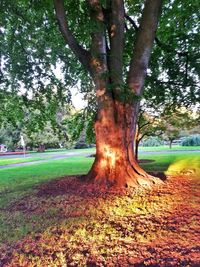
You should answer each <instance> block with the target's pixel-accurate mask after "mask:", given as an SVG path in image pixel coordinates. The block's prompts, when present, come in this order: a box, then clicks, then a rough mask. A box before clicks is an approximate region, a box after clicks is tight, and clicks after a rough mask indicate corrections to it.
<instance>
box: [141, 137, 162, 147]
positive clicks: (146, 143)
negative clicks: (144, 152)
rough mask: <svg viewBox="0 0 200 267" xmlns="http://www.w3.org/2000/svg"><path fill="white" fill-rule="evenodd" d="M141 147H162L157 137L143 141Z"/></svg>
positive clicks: (160, 140)
mask: <svg viewBox="0 0 200 267" xmlns="http://www.w3.org/2000/svg"><path fill="white" fill-rule="evenodd" d="M141 145H142V146H147V147H149V146H152V147H154V146H160V145H163V141H162V139H160V138H159V137H156V136H155V137H154V136H152V137H149V138H147V139H146V140H144V141H143V142H142V144H141Z"/></svg>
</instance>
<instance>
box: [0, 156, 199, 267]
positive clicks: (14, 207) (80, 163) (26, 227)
mask: <svg viewBox="0 0 200 267" xmlns="http://www.w3.org/2000/svg"><path fill="white" fill-rule="evenodd" d="M142 159H147V160H149V163H145V164H141V165H142V166H143V168H144V169H146V170H147V171H152V172H165V173H166V174H172V175H177V174H179V173H180V174H181V173H182V172H183V173H185V172H187V171H188V172H189V174H190V172H191V175H193V174H195V176H196V177H197V178H198V179H199V178H200V155H199V154H196V153H193V154H192V153H189V152H187V154H185V153H184V154H170V155H169V154H158V155H150V154H148V155H143V156H142ZM93 160H94V158H91V157H90V158H87V157H83V156H77V157H73V158H66V159H59V160H49V162H45V163H38V164H37V165H30V166H21V167H13V168H8V169H0V252H1V253H2V255H4V254H5V257H7V258H9V257H10V256H9V255H10V254H9V250H8V248H9V249H13V248H12V246H13V245H14V244H16V242H21V241H20V240H23V238H25V240H26V241H25V242H26V245H23V244H25V243H23V242H22V243H19V244H18V246H19V247H21V246H22V247H23V248H22V251H23V252H20V254H18V253H19V252H15V253H14V254H12V257H11V258H12V260H13V263H12V264H13V265H11V266H25V265H23V264H26V261H27V260H28V262H29V263H30V262H31V263H30V265H26V266H34V263H36V264H37V266H60V265H59V264H60V263H55V265H51V264H50V263H51V262H52V261H54V260H53V258H52V257H53V256H52V257H51V256H48V259H46V258H45V257H47V256H45V255H46V254H43V256H40V257H38V256H36V255H37V253H38V252H34V253H36V254H34V253H33V251H32V246H33V241H32V238H33V239H34V238H35V239H34V240H38V238H39V240H40V239H41V240H43V239H46V241H45V242H44V241H42V242H43V243H39V244H38V248H39V247H40V246H42V248H41V249H42V250H44V251H45V253H48V252H47V251H49V249H50V250H51V251H52V250H53V249H55V251H60V250H62V242H65V243H66V242H67V243H66V244H67V246H69V248H68V250H67V251H69V254H67V255H68V257H69V262H71V261H72V262H73V264H75V263H77V264H78V266H82V265H79V264H80V263H81V261H82V259H83V258H79V257H84V256H83V255H82V254H80V249H81V247H82V246H83V245H82V244H79V241H80V240H81V239H83V240H82V242H83V244H84V243H86V242H89V243H88V244H87V246H89V244H90V242H93V245H94V246H93V248H95V247H96V246H97V247H98V246H100V247H101V246H102V244H105V242H107V241H106V240H107V238H108V236H110V238H111V239H112V240H115V238H117V239H118V238H119V237H117V236H118V235H119V234H120V235H121V234H122V235H123V234H124V233H121V232H120V231H121V230H120V231H119V232H118V230H117V231H116V229H115V228H116V227H117V226H116V225H113V222H112V220H111V219H112V218H115V216H117V218H118V217H119V216H120V218H122V217H123V216H124V218H129V219H128V220H127V222H126V223H125V225H126V224H127V223H128V222H129V220H130V218H132V217H130V216H132V215H133V216H140V215H141V214H146V215H145V216H147V218H149V217H148V216H150V214H154V215H155V213H156V212H158V215H159V216H160V213H159V212H160V211H159V210H162V209H163V210H164V209H166V208H167V209H168V208H169V209H170V208H171V207H174V205H175V204H174V203H176V202H177V200H176V199H174V198H171V193H170V194H169V196H168V195H167V198H166V196H165V194H164V195H162V194H161V193H160V195H159V198H160V200H159V201H158V199H157V198H158V195H157V193H154V194H155V196H154V197H155V199H156V201H155V202H154V199H151V200H149V201H150V202H149V201H147V199H145V196H140V195H136V196H134V195H133V196H132V197H130V198H129V197H125V198H123V197H119V198H118V197H117V198H116V199H115V202H116V201H118V202H116V203H115V202H113V198H110V199H109V198H108V199H104V198H101V197H100V198H96V196H94V197H91V196H89V197H83V196H82V195H79V193H77V194H76V191H77V192H78V190H79V189H80V184H76V183H77V181H76V180H74V179H72V178H67V179H69V182H70V185H69V184H68V185H67V183H66V182H65V181H66V180H65V179H64V180H63V178H62V177H66V176H71V175H80V174H86V173H87V172H88V170H89V169H90V167H91V165H92V162H93ZM57 181H58V182H57ZM71 181H72V183H73V182H74V183H75V186H74V187H73V186H72V192H71V193H70V192H69V191H68V186H69V187H70V186H71ZM48 182H50V186H49V185H48V184H47V183H48ZM198 182H199V181H198ZM178 184H179V183H178ZM46 186H47V189H48V190H49V188H50V191H48V190H47V191H45V190H46V189H45V188H46ZM62 186H64V187H65V189H64V191H62ZM76 186H77V187H76ZM43 187H44V189H45V190H44V192H46V193H44V194H43V193H42V192H43V191H42V190H43V189H41V188H43ZM52 188H53V191H51V190H52ZM180 188H181V187H180ZM57 190H58V194H57V193H56V191H57ZM38 192H40V194H38ZM82 193H83V194H84V192H82ZM148 197H149V195H148ZM168 197H169V199H168ZM152 201H153V202H152ZM170 201H174V202H173V203H171V204H170ZM178 201H179V200H178ZM113 203H114V204H115V205H114V204H113ZM149 203H150V204H149ZM166 203H167V206H166ZM112 205H114V206H113V208H111V206H112ZM157 205H159V208H157ZM160 205H161V208H160ZM161 214H162V212H161ZM122 215H123V216H122ZM85 216H86V217H85ZM87 216H89V217H87ZM113 216H114V217H113ZM121 216H122V217H121ZM141 216H144V215H141ZM101 217H102V219H101V220H102V222H101V220H100V221H99V218H101ZM87 218H89V220H88V219H87ZM145 218H146V217H145ZM104 219H105V222H104V221H103V220H104ZM109 220H111V221H109ZM113 220H114V219H113ZM145 220H146V219H145ZM134 221H135V219H134V217H133V222H134ZM106 222H107V223H106ZM142 225H144V222H141V227H142ZM159 225H160V224H159ZM161 225H162V224H161ZM88 227H92V228H91V229H90V228H88ZM127 227H129V226H128V225H126V226H125V228H124V229H126V228H127ZM149 227H150V226H149ZM151 228H152V227H150V228H149V229H148V236H147V237H145V236H144V235H141V234H140V233H139V232H137V231H135V232H133V233H132V234H134V236H132V239H131V240H136V241H137V242H140V241H141V242H148V240H150V239H152V238H154V236H155V232H154V231H155V230H152V229H154V228H152V229H151ZM130 229H132V228H130ZM87 231H89V232H91V231H92V234H91V236H90V239H91V241H87V240H88V233H87ZM159 231H160V230H159ZM162 231H163V230H162ZM58 233H61V237H63V238H65V239H66V240H62V238H61V237H59V241H56V243H55V244H54V243H53V242H54V238H56V236H57V234H58ZM38 234H39V236H38ZM156 234H158V235H159V234H161V235H162V234H163V233H162V232H158V233H156ZM126 235H127V236H126V238H125V239H127V238H128V239H130V237H129V233H126ZM49 238H51V241H50V239H49ZM149 238H150V239H149ZM128 239H127V240H128ZM68 240H71V241H70V242H72V243H70V242H68ZM125 241H126V240H125ZM29 242H30V243H29ZM34 242H36V241H34ZM48 242H50V243H49V245H48ZM59 242H61V243H59ZM126 242H129V241H126ZM34 244H36V243H34ZM45 244H46V245H45ZM50 244H51V245H50ZM70 244H72V245H70ZM109 244H112V243H109ZM43 246H45V247H43ZM109 246H110V245H109ZM112 246H113V244H112ZM112 246H111V247H109V249H108V251H107V252H102V251H101V254H102V255H104V254H105V253H107V254H108V255H109V254H110V253H112V251H114V253H116V255H117V253H118V252H117V249H118V247H117V246H114V247H112ZM74 249H75V250H76V253H75V252H73V251H74ZM115 250H116V251H115ZM20 251H21V248H20ZM27 253H28V254H27ZM41 253H44V252H41ZM51 253H53V252H51ZM56 253H57V252H56ZM71 253H72V254H71ZM81 253H82V252H81ZM92 253H93V252H92ZM94 253H96V252H95V251H94ZM56 255H57V254H56ZM73 255H75V256H73ZM80 255H82V256H80ZM95 255H96V254H95ZM2 257H3V256H2ZM56 257H57V258H58V259H59V262H61V261H62V255H60V254H59V253H58V255H57V256H56ZM73 257H75V258H73ZM77 257H78V258H77ZM57 258H56V260H55V261H57ZM40 260H41V262H40ZM0 262H1V256H0ZM19 262H21V263H20V264H21V265H20V264H19ZM31 264H33V265H31ZM45 264H46V265H45ZM48 264H50V265H48ZM52 264H53V263H52ZM56 264H57V265H56ZM83 266H85V265H83Z"/></svg>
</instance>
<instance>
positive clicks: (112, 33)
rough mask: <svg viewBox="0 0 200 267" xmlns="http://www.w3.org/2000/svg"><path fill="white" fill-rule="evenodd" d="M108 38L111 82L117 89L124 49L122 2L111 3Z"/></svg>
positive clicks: (120, 76)
mask: <svg viewBox="0 0 200 267" xmlns="http://www.w3.org/2000/svg"><path fill="white" fill-rule="evenodd" d="M109 24H110V25H109V37H110V47H111V55H110V66H111V69H112V73H111V78H112V82H113V83H114V84H115V85H116V86H117V87H118V85H120V84H122V82H123V79H122V76H123V49H124V29H125V23H124V1H123V0H113V1H111V13H110V23H109Z"/></svg>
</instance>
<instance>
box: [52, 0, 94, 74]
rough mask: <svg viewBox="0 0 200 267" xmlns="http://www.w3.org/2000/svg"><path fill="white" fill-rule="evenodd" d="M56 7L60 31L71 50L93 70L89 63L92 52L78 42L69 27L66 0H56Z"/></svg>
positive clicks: (87, 67) (86, 66)
mask: <svg viewBox="0 0 200 267" xmlns="http://www.w3.org/2000/svg"><path fill="white" fill-rule="evenodd" d="M54 7H55V11H56V17H57V20H58V24H59V28H60V31H61V33H62V35H63V37H64V39H65V41H66V43H67V44H68V45H69V47H70V48H71V50H72V51H73V52H74V54H75V55H76V56H77V58H78V59H79V61H80V62H81V64H82V65H83V66H84V67H85V68H86V69H87V70H88V71H89V72H91V68H90V65H89V61H90V53H89V52H88V51H87V50H85V49H84V48H83V47H82V46H80V45H79V44H78V42H77V40H76V39H75V37H74V36H73V34H72V32H71V31H70V29H69V27H68V23H67V20H66V14H65V8H64V1H63V0H54Z"/></svg>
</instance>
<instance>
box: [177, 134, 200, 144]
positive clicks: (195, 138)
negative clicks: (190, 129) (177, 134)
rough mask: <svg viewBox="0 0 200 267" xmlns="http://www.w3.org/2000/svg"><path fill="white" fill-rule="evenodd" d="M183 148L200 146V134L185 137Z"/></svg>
mask: <svg viewBox="0 0 200 267" xmlns="http://www.w3.org/2000/svg"><path fill="white" fill-rule="evenodd" d="M181 145H182V146H200V134H195V135H190V136H188V137H185V138H184V139H183V141H182V142H181Z"/></svg>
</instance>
